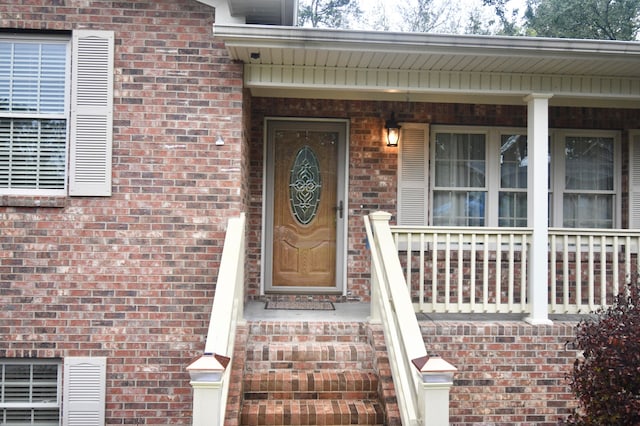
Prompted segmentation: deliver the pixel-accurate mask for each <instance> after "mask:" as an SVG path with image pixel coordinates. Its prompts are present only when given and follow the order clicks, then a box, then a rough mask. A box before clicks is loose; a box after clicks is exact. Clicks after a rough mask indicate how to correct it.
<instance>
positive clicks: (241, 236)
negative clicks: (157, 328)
mask: <svg viewBox="0 0 640 426" xmlns="http://www.w3.org/2000/svg"><path fill="white" fill-rule="evenodd" d="M244 262H245V215H244V213H242V214H241V215H240V217H237V218H231V219H229V222H228V225H227V233H226V236H225V240H224V248H223V250H222V258H221V260H220V267H219V269H218V280H217V284H216V293H215V297H214V299H213V307H212V309H211V318H210V320H209V331H208V333H207V341H206V343H205V348H204V354H203V355H202V356H201V357H200V358H198V359H197V360H196V361H194V362H193V363H192V364H191V365H189V366H188V367H187V370H188V371H189V374H190V375H191V386H192V387H193V423H192V424H193V426H205V425H206V426H222V425H224V417H225V408H226V401H227V395H228V392H229V384H230V383H229V376H230V374H231V356H232V355H233V348H234V343H235V334H236V327H237V325H238V322H239V321H241V320H242V318H243V306H244V268H245V264H244Z"/></svg>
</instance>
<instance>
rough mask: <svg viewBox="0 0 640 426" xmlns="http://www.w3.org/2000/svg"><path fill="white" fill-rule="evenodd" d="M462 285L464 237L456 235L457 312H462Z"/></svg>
mask: <svg viewBox="0 0 640 426" xmlns="http://www.w3.org/2000/svg"><path fill="white" fill-rule="evenodd" d="M463 284H464V235H463V234H462V233H460V234H458V289H457V290H456V293H457V296H458V297H457V299H458V312H460V311H462V292H463Z"/></svg>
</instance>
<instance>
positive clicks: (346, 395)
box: [244, 370, 378, 400]
mask: <svg viewBox="0 0 640 426" xmlns="http://www.w3.org/2000/svg"><path fill="white" fill-rule="evenodd" d="M377 398H378V376H377V375H376V374H375V373H374V372H372V371H355V370H352V371H330V370H327V371H321V372H320V371H315V372H305V371H287V370H278V371H262V372H253V373H245V377H244V399H245V400H256V399H260V400H264V399H356V400H358V399H363V400H364V399H377Z"/></svg>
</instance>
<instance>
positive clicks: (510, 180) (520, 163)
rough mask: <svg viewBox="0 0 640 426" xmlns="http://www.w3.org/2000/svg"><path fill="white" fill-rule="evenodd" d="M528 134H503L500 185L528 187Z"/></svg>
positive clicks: (502, 186) (503, 186) (505, 186)
mask: <svg viewBox="0 0 640 426" xmlns="http://www.w3.org/2000/svg"><path fill="white" fill-rule="evenodd" d="M527 164H528V158H527V136H526V135H502V140H501V144H500V187H501V188H505V189H506V188H526V187H527Z"/></svg>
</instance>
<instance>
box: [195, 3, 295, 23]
mask: <svg viewBox="0 0 640 426" xmlns="http://www.w3.org/2000/svg"><path fill="white" fill-rule="evenodd" d="M198 1H199V2H200V3H204V4H206V5H209V6H211V7H214V8H215V9H216V22H217V23H219V24H220V23H225V24H245V23H246V24H260V25H285V26H286V25H294V24H295V23H296V20H297V10H298V0H198Z"/></svg>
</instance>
